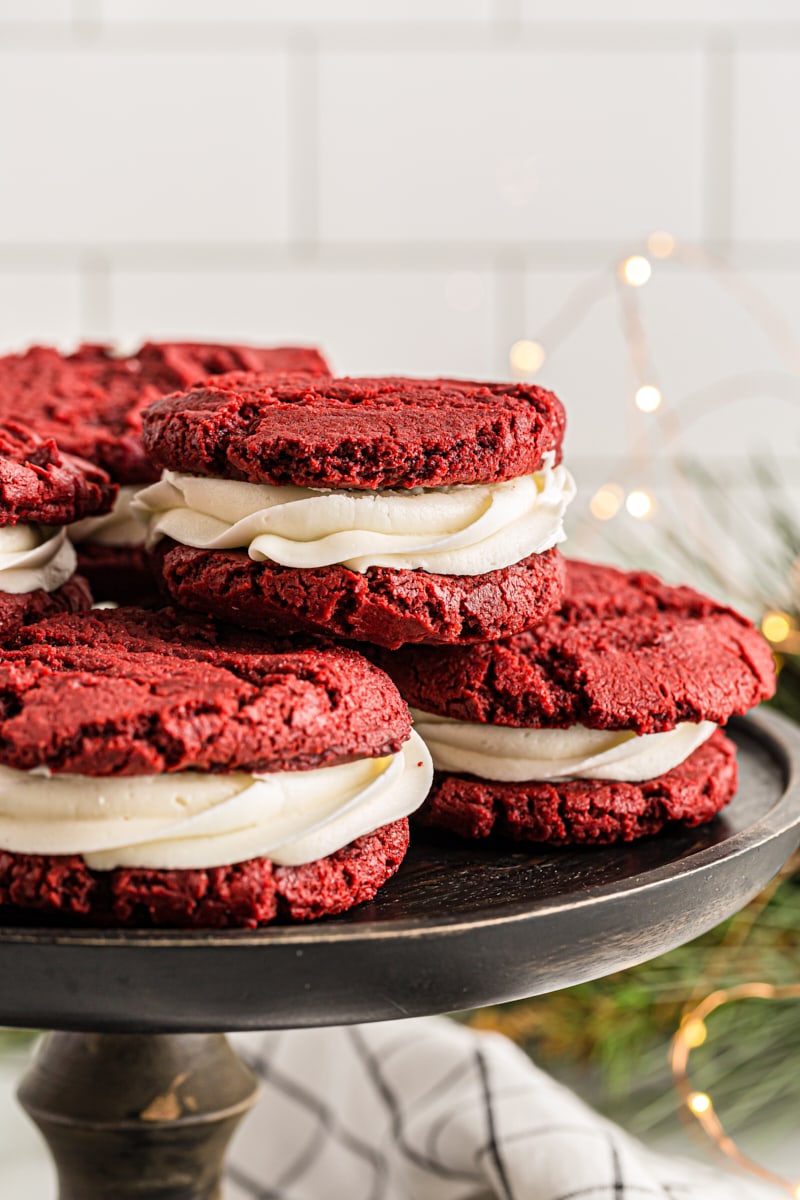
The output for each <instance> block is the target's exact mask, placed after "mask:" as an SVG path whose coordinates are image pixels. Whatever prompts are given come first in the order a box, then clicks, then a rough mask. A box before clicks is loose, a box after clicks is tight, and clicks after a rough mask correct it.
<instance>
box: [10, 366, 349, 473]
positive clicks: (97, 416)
mask: <svg viewBox="0 0 800 1200" xmlns="http://www.w3.org/2000/svg"><path fill="white" fill-rule="evenodd" d="M239 368H247V369H254V368H257V369H258V370H262V371H272V372H276V371H279V372H284V371H305V372H308V373H316V372H319V371H320V370H324V371H327V365H326V364H325V360H324V359H323V358H322V356H321V355H320V353H319V351H317V350H306V349H303V348H298V347H279V348H277V349H257V348H253V347H249V346H224V345H211V344H208V345H206V344H203V343H190V342H179V343H174V344H173V343H161V344H159V343H146V344H145V345H144V346H142V347H141V349H140V350H138V351H137V352H136V353H135V354H129V355H115V354H114V353H112V351H111V349H110V347H108V346H93V345H86V346H81V347H80V348H79V349H78V350H76V351H75V353H74V354H67V355H63V354H60V353H59V352H58V351H57V350H54V349H52V348H51V347H48V346H33V347H31V349H30V350H28V351H27V352H26V353H24V354H9V355H6V356H5V357H4V358H0V420H12V419H16V420H18V419H19V418H20V417H21V416H23V415H24V418H25V422H26V424H27V425H29V426H30V427H31V428H33V429H35V430H36V432H37V433H39V434H40V435H41V436H43V437H52V438H54V439H55V441H56V442H57V443H58V445H59V447H60V448H61V449H62V450H65V451H67V452H69V453H71V454H77V455H80V456H81V457H83V458H86V459H89V460H90V461H91V462H94V463H97V464H98V465H99V466H101V467H103V468H104V469H105V470H107V471H108V472H109V474H110V475H111V476H112V478H114V479H116V480H117V482H119V483H142V482H147V481H149V480H152V479H157V478H158V471H157V470H156V469H155V468H154V467H153V465H152V464H151V463H150V462H149V461H148V459H147V456H146V454H145V452H144V448H143V446H142V441H141V427H142V426H141V414H142V411H143V409H145V408H147V406H148V405H149V404H152V403H153V401H154V400H157V399H158V398H159V397H160V396H163V395H164V394H165V393H167V392H172V391H175V390H176V389H177V388H187V387H190V386H191V385H192V384H194V383H196V382H197V381H198V380H201V379H206V378H209V377H210V376H212V375H216V374H219V373H221V372H227V371H231V370H233V369H239Z"/></svg>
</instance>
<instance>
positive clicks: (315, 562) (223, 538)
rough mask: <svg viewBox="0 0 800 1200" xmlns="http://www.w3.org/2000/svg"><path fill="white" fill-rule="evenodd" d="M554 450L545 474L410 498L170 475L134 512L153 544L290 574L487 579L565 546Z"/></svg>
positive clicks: (561, 484) (564, 482)
mask: <svg viewBox="0 0 800 1200" xmlns="http://www.w3.org/2000/svg"><path fill="white" fill-rule="evenodd" d="M554 460H555V456H554V454H553V453H552V452H551V453H549V454H547V455H545V460H544V463H543V465H542V468H541V470H539V471H536V472H535V473H533V474H531V475H524V476H520V477H519V478H517V479H509V480H506V481H505V482H502V483H491V484H465V485H463V486H454V487H443V488H413V489H410V490H408V491H400V490H391V491H390V490H387V491H376V492H367V491H356V490H344V489H343V490H341V491H339V490H320V489H313V488H301V487H294V486H286V487H272V486H270V485H268V484H256V483H241V482H239V481H237V480H233V479H214V478H201V477H198V476H195V475H183V474H179V473H177V472H174V471H165V472H164V475H163V477H162V479H161V480H160V482H158V483H155V484H153V485H152V486H150V487H148V488H145V489H144V490H143V491H141V492H139V494H138V496H137V497H136V500H135V501H134V503H133V510H134V511H135V512H137V513H139V514H140V516H141V517H142V518H143V519H144V520H145V521H147V523H148V527H149V530H148V538H149V542H150V544H154V543H155V542H157V541H158V540H159V539H160V538H162V537H170V538H172V539H173V540H174V541H176V542H180V543H181V544H182V545H184V546H193V547H195V548H197V549H203V550H232V549H244V550H247V553H248V554H249V556H250V558H251V559H253V560H254V561H255V562H263V561H265V560H267V559H269V560H270V561H271V562H275V563H279V564H280V565H281V566H285V567H299V568H314V567H326V566H331V565H333V564H335V563H336V564H341V565H342V566H345V567H349V568H350V569H351V570H353V571H358V572H364V571H366V570H367V569H368V568H369V567H393V568H395V569H398V570H417V571H427V572H435V573H438V574H442V575H483V574H486V573H487V572H488V571H496V570H500V569H502V568H503V567H509V566H512V565H513V564H514V563H517V562H520V561H521V560H522V559H524V558H527V557H528V556H529V555H530V554H542V553H544V551H545V550H549V549H551V548H552V547H553V546H556V545H557V544H558V543H559V542H562V541H563V540H564V537H565V534H564V513H565V510H566V508H567V505H568V504H569V502H570V501H571V500H572V498H573V497H574V495H575V483H574V481H573V479H572V476H571V475H570V473H569V471H567V469H566V468H565V467H563V466H556V465H555V461H554Z"/></svg>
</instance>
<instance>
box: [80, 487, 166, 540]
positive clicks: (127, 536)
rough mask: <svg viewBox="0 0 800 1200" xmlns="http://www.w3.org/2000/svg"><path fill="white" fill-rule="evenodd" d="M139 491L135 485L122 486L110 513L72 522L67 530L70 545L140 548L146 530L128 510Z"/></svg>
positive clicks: (130, 508)
mask: <svg viewBox="0 0 800 1200" xmlns="http://www.w3.org/2000/svg"><path fill="white" fill-rule="evenodd" d="M139 491H141V486H140V485H139V484H135V483H133V484H131V483H126V484H123V485H122V486H121V487H120V489H119V494H118V495H117V499H116V503H115V504H114V507H113V509H112V510H111V512H110V513H104V515H103V516H101V517H85V518H84V519H83V520H82V521H75V522H73V524H72V525H70V526H69V536H70V539H71V540H72V541H73V542H93V543H94V544H95V545H97V546H142V545H144V542H145V539H146V538H147V529H146V527H145V525H144V524H143V522H142V521H140V520H139V518H138V517H137V516H136V513H135V512H134V511H133V508H132V507H131V506H132V504H133V498H134V496H135V495H136V494H137V492H139Z"/></svg>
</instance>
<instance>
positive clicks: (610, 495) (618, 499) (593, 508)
mask: <svg viewBox="0 0 800 1200" xmlns="http://www.w3.org/2000/svg"><path fill="white" fill-rule="evenodd" d="M624 499H625V492H624V490H623V489H622V488H621V487H620V486H619V484H618V483H604V484H603V486H602V487H601V488H598V489H597V491H596V492H595V494H594V495H593V496H592V498H591V500H590V501H589V512H590V513H591V514H592V516H593V517H596V518H597V520H598V521H610V520H611V518H612V517H615V516H616V515H617V513H618V512H619V510H620V509H621V508H622V504H623V501H624Z"/></svg>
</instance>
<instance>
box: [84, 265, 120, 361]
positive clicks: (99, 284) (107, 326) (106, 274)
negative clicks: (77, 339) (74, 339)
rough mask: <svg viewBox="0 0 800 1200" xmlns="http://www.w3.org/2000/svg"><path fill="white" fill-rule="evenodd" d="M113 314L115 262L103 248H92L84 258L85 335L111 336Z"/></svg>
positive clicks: (97, 337) (92, 337) (98, 337)
mask: <svg viewBox="0 0 800 1200" xmlns="http://www.w3.org/2000/svg"><path fill="white" fill-rule="evenodd" d="M111 315H112V313H111V264H110V262H109V260H108V255H107V254H105V253H104V252H103V251H102V250H92V251H90V252H87V253H86V254H83V255H82V256H81V261H80V329H81V338H89V339H90V340H101V341H102V340H104V339H106V338H109V337H110V336H111Z"/></svg>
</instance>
